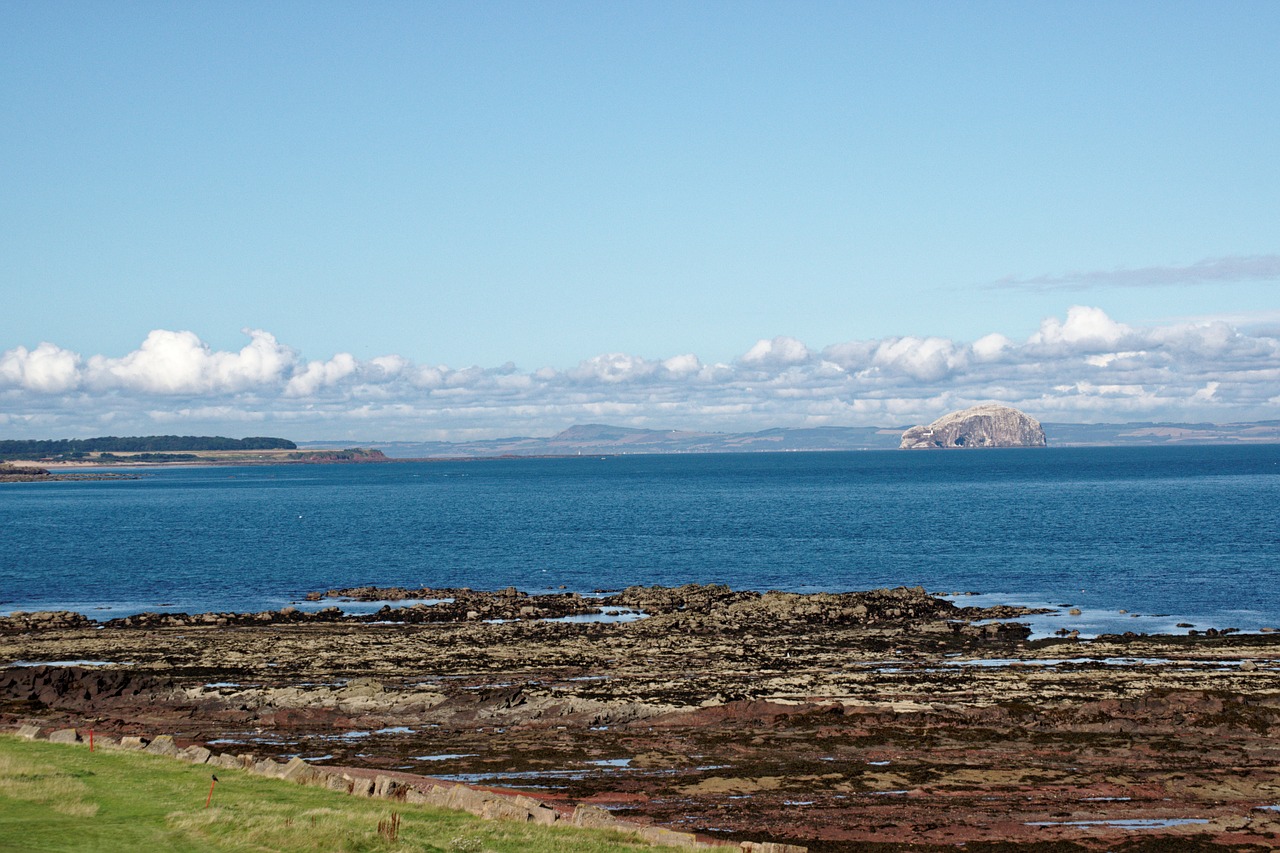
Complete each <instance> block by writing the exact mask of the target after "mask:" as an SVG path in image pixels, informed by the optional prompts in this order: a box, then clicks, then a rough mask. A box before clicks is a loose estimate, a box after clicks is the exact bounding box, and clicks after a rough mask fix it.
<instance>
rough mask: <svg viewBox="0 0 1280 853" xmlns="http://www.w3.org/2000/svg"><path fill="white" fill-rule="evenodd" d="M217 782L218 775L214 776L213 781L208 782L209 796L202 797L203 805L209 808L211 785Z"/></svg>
mask: <svg viewBox="0 0 1280 853" xmlns="http://www.w3.org/2000/svg"><path fill="white" fill-rule="evenodd" d="M216 784H218V777H217V776H214V777H213V781H212V782H210V783H209V796H207V797H205V798H204V807H205V808H206V809H207V808H209V803H212V802H213V786H214V785H216Z"/></svg>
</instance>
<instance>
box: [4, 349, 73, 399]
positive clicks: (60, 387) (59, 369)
mask: <svg viewBox="0 0 1280 853" xmlns="http://www.w3.org/2000/svg"><path fill="white" fill-rule="evenodd" d="M0 383H3V384H6V385H12V386H16V387H18V388H24V389H26V390H28V391H38V392H41V393H46V394H61V393H63V392H65V391H70V390H71V389H72V388H75V387H76V385H78V384H79V383H80V356H78V355H76V354H75V353H73V352H70V351H69V350H64V349H62V348H61V347H57V346H54V345H53V344H51V343H47V342H46V343H42V344H40V345H39V346H37V347H36V348H35V349H34V350H28V349H27V348H26V347H15V348H14V349H11V350H9V351H8V352H6V353H4V354H3V355H0Z"/></svg>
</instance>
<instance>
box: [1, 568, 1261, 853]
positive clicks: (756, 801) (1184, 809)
mask: <svg viewBox="0 0 1280 853" xmlns="http://www.w3.org/2000/svg"><path fill="white" fill-rule="evenodd" d="M313 597H314V598H315V599H329V598H332V599H338V600H339V603H341V601H340V600H341V599H344V598H346V599H357V598H363V599H365V600H371V601H383V600H387V601H395V602H397V604H399V605H400V606H396V607H391V606H388V607H387V608H386V609H385V610H382V611H379V613H377V614H374V615H376V617H377V618H370V615H368V614H366V615H363V616H346V615H343V613H342V611H341V610H340V609H338V608H336V607H329V608H325V609H322V610H320V611H319V612H317V613H306V612H303V611H301V610H292V611H286V612H281V611H275V612H269V613H268V614H265V615H264V614H194V615H186V614H152V615H148V616H144V617H130V618H129V619H123V620H112V621H111V622H107V623H98V622H94V621H92V620H89V619H86V618H85V617H83V616H80V615H79V614H72V613H61V614H51V615H43V614H24V615H15V616H11V617H8V618H6V619H0V662H8V663H9V664H10V665H9V666H8V667H7V668H5V669H0V722H3V723H6V724H9V725H17V724H28V725H39V726H44V727H56V726H77V727H81V728H84V727H93V728H95V729H96V730H97V731H98V732H101V733H104V734H109V735H112V736H116V737H120V736H128V735H137V734H141V733H146V732H155V731H164V732H172V733H174V735H175V736H178V737H181V738H184V739H187V740H190V741H191V742H198V743H205V744H212V745H214V746H215V747H219V748H221V749H224V750H234V751H236V752H239V751H251V752H253V753H255V754H258V755H261V756H267V757H277V758H284V757H286V756H294V755H301V756H302V757H304V758H306V759H307V760H308V762H309V763H310V764H312V765H315V766H317V767H328V768H331V769H335V770H336V769H338V768H353V769H359V770H361V771H367V772H378V773H392V772H399V773H414V774H422V775H426V776H430V777H432V778H436V779H440V780H442V781H446V782H448V781H453V782H468V783H472V784H480V785H492V786H501V787H503V788H507V789H517V790H521V791H523V792H525V793H527V794H529V795H530V796H532V797H535V798H537V799H539V800H540V801H543V802H546V803H548V804H550V805H552V806H556V807H559V808H566V807H571V806H576V805H592V806H597V807H601V808H603V809H607V810H608V811H609V812H610V813H611V814H614V815H617V816H618V817H624V818H627V819H628V820H634V821H639V822H648V823H651V824H654V825H657V826H664V827H668V828H671V829H676V830H681V831H691V832H698V833H700V834H701V835H704V836H710V837H716V838H724V839H727V840H734V839H754V840H761V839H769V840H773V841H778V842H787V843H793V844H797V845H804V846H807V847H808V848H809V849H810V850H813V851H842V850H847V851H853V850H902V849H920V850H929V849H938V850H942V849H952V848H954V847H955V846H957V845H961V844H963V845H965V847H966V849H970V850H974V849H978V850H981V849H992V850H995V849H1019V850H1043V851H1050V850H1053V851H1061V850H1082V851H1083V850H1126V849H1131V850H1137V849H1149V850H1156V849H1187V850H1191V849H1205V850H1210V849H1213V850H1218V849H1223V850H1226V849H1234V850H1262V849H1273V848H1274V847H1275V846H1276V845H1277V842H1278V841H1280V810H1278V809H1277V807H1278V806H1280V745H1278V743H1280V741H1277V737H1278V736H1280V635H1277V634H1274V633H1268V634H1240V633H1232V632H1215V634H1214V635H1213V636H1210V635H1209V634H1208V633H1207V632H1201V633H1198V634H1196V635H1178V636H1174V635H1162V636H1146V635H1141V634H1133V633H1130V634H1126V635H1110V636H1105V637H1098V638H1094V639H1079V638H1069V637H1065V636H1064V637H1052V638H1047V639H1036V640H1033V639H1031V637H1030V631H1029V629H1028V628H1027V627H1026V626H1025V625H1023V624H1021V623H1020V622H1019V621H1018V620H1019V619H1020V618H1024V617H1026V616H1028V615H1030V611H1027V610H1023V609H1020V608H1014V607H1001V608H988V609H980V608H974V607H964V606H963V603H964V597H963V596H960V597H954V598H953V597H940V596H934V595H929V594H927V593H926V592H925V591H924V590H922V589H918V588H910V589H908V588H899V589H886V590H872V591H868V592H851V593H842V594H825V593H824V594H812V595H800V594H791V593H780V592H769V593H760V592H751V591H742V590H732V589H729V588H727V587H723V586H685V587H678V588H661V587H632V588H629V589H626V590H621V591H616V592H610V593H600V594H598V595H596V596H575V595H573V594H572V593H563V594H562V593H557V594H554V595H550V596H541V595H525V594H523V593H520V592H518V591H514V590H500V591H492V592H483V591H474V590H439V589H417V590H415V589H405V590H388V589H380V588H374V587H369V588H360V589H356V590H350V589H348V590H331V591H328V593H326V592H318V593H316V594H315V595H314V596H313ZM428 602H432V603H428ZM436 608H440V609H439V610H438V611H436V612H437V614H439V615H438V617H432V618H430V619H428V618H426V617H424V616H421V615H414V614H422V613H424V612H430V611H433V610H435V609H436ZM641 616H643V618H640V617H641ZM210 620H211V621H210ZM219 620H221V621H219ZM624 620H629V621H624ZM16 663H21V664H23V665H14V664H16ZM344 772H345V770H344Z"/></svg>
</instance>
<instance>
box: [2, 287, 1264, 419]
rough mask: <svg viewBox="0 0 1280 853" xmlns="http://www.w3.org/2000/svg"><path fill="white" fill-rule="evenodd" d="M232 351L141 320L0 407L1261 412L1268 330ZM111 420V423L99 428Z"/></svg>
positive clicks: (260, 345) (1113, 415) (270, 344)
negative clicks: (559, 362)
mask: <svg viewBox="0 0 1280 853" xmlns="http://www.w3.org/2000/svg"><path fill="white" fill-rule="evenodd" d="M246 334H247V335H248V336H249V342H248V344H247V345H246V346H244V347H243V348H242V349H240V350H238V351H217V350H213V349H212V348H210V347H209V346H208V345H207V344H205V343H204V342H203V341H201V340H200V339H199V338H198V337H197V336H196V335H194V334H193V333H191V332H174V331H166V330H157V331H154V332H152V333H151V334H149V335H148V336H147V337H146V339H145V340H144V341H143V342H142V344H141V345H140V346H139V347H138V349H137V350H135V351H134V352H131V353H128V354H126V355H124V356H120V357H111V356H105V355H94V356H91V357H89V358H87V359H84V358H81V357H80V356H79V355H77V354H76V353H74V352H72V351H70V350H67V349H63V348H61V347H59V346H57V345H55V344H52V343H44V344H41V345H40V346H38V347H36V348H35V349H33V350H28V349H26V348H24V347H14V348H12V349H10V350H8V351H6V352H3V353H0V411H2V412H3V413H4V419H3V420H2V421H0V423H2V424H3V425H4V427H5V431H6V433H8V434H10V435H13V434H15V433H22V434H24V435H30V436H61V435H68V434H78V435H88V434H93V433H94V432H95V431H97V432H98V434H103V433H107V432H114V433H116V434H120V433H123V432H126V431H133V432H148V431H152V430H153V428H154V427H155V425H157V424H164V428H165V431H188V430H189V431H192V432H197V431H199V432H232V433H235V432H240V431H242V430H241V429H240V426H239V425H242V424H248V423H252V424H253V425H254V427H253V430H254V432H255V433H258V434H269V433H271V432H274V433H275V434H280V435H286V436H289V437H293V438H300V439H305V438H324V437H335V436H339V437H340V436H345V435H347V434H352V435H353V436H354V437H364V438H368V439H374V438H377V439H388V438H407V439H414V438H422V437H425V436H436V437H438V436H441V435H457V436H460V437H461V436H466V437H477V436H484V435H491V436H492V435H510V434H549V433H552V432H555V431H557V430H559V429H562V428H564V427H565V426H568V425H570V424H572V423H575V422H584V421H598V420H613V421H615V422H617V423H619V424H620V425H627V426H650V427H658V428H668V427H679V428H694V429H722V430H738V429H762V428H766V427H771V426H805V425H814V424H845V425H883V426H899V425H903V424H906V423H909V422H921V421H927V420H932V419H933V418H935V417H937V416H938V415H940V414H942V413H943V412H945V411H948V410H951V409H956V408H961V407H963V406H966V405H972V404H975V403H979V402H988V401H992V400H999V401H1003V402H1006V403H1009V404H1011V405H1015V406H1019V407H1020V408H1023V409H1025V410H1026V411H1028V412H1029V413H1031V414H1033V415H1035V416H1037V417H1040V418H1042V419H1049V420H1084V421H1096V420H1133V419H1143V420H1147V419H1151V420H1161V419H1163V420H1217V421H1229V420H1256V419H1263V418H1276V417H1278V416H1280V412H1277V405H1280V403H1277V400H1278V399H1280V395H1277V393H1276V388H1277V387H1280V337H1276V336H1272V335H1268V334H1265V333H1262V332H1257V331H1254V332H1247V331H1244V330H1242V329H1240V328H1238V327H1235V326H1233V325H1231V324H1230V323H1227V322H1225V321H1222V320H1211V321H1208V322H1200V323H1187V322H1177V323H1171V324H1166V325H1157V326H1150V327H1134V326H1129V325H1126V324H1123V323H1120V322H1117V321H1115V320H1113V319H1112V318H1111V317H1110V316H1108V315H1107V314H1106V312H1104V311H1102V310H1101V309H1099V308H1096V307H1089V306H1075V307H1072V308H1070V309H1069V310H1068V311H1067V312H1066V315H1065V316H1064V317H1051V318H1047V319H1045V320H1044V321H1043V322H1042V323H1041V325H1040V328H1039V330H1038V331H1037V332H1036V333H1035V334H1033V335H1031V336H1030V337H1029V338H1027V339H1026V340H1025V341H1021V342H1019V341H1015V340H1012V339H1010V338H1008V337H1006V336H1004V335H1003V334H1000V333H999V332H992V333H990V334H987V335H985V336H982V337H979V338H978V339H977V340H975V341H973V342H972V343H968V342H964V341H956V340H951V339H949V338H941V337H915V336H895V337H887V338H882V339H876V340H863V341H848V342H844V343H837V344H832V345H830V346H827V347H825V348H823V349H822V350H821V351H817V350H813V349H811V348H810V347H809V346H808V345H806V344H805V343H803V342H801V341H799V340H797V339H795V338H790V337H777V338H772V339H766V340H762V341H759V342H757V343H756V344H755V345H754V346H752V347H751V348H750V349H749V350H748V351H747V352H746V353H745V354H744V355H743V356H742V357H741V358H740V359H738V360H737V361H735V362H733V363H730V364H723V363H711V364H707V363H704V362H703V361H702V360H701V359H699V358H698V357H697V356H696V355H695V354H693V353H685V354H681V355H675V356H671V357H668V358H665V359H648V358H644V357H641V356H636V355H631V354H627V353H606V354H603V355H599V356H595V357H593V358H588V359H585V360H583V361H582V362H580V363H579V364H578V365H577V366H575V367H573V368H571V369H569V370H555V369H553V368H545V367H544V368H540V369H537V370H533V371H525V370H520V369H518V368H517V367H516V366H515V365H513V364H504V365H500V366H498V367H492V368H483V367H479V366H471V367H463V368H451V367H447V366H443V365H419V364H415V363H413V362H411V361H409V360H408V359H406V358H404V357H402V356H398V355H381V356H378V357H376V358H371V359H368V360H361V359H358V358H356V357H355V356H353V355H351V354H350V353H338V354H337V355H333V356H331V357H329V358H323V359H313V360H303V359H302V358H301V357H300V356H299V354H297V353H296V352H295V351H294V350H292V349H291V348H289V347H288V346H286V345H284V344H281V343H280V342H279V341H277V340H276V338H275V337H274V336H272V335H271V334H269V333H267V332H265V331H260V330H251V331H246ZM108 427H109V429H108Z"/></svg>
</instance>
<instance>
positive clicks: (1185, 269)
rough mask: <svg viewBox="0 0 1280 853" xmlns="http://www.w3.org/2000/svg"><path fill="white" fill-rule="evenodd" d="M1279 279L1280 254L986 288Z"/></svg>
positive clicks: (1014, 280)
mask: <svg viewBox="0 0 1280 853" xmlns="http://www.w3.org/2000/svg"><path fill="white" fill-rule="evenodd" d="M1278 280H1280V255H1247V256H1235V257H1226V258H1206V259H1205V260H1201V261H1196V262H1195V263H1193V264H1184V265H1182V266H1172V265H1171V266H1152V267H1138V268H1136V269H1126V268H1121V269H1113V270H1089V271H1085V272H1070V273H1065V274H1062V275H1037V276H1029V277H1020V276H1006V277H1005V278H1002V279H1000V280H999V281H995V282H992V283H991V284H989V285H987V286H988V288H990V289H993V290H1031V291H1050V290H1087V289H1089V288H1094V287H1169V286H1174V285H1197V284H1213V283H1224V284H1225V283H1233V282H1246V281H1278Z"/></svg>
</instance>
